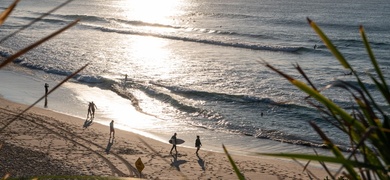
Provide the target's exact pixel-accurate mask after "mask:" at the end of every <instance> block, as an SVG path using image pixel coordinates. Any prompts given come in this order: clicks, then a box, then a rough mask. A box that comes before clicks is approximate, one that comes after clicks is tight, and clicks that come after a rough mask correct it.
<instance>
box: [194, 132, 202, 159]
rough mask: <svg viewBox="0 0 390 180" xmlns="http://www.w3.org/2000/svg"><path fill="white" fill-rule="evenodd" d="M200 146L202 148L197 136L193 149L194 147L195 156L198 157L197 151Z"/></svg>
mask: <svg viewBox="0 0 390 180" xmlns="http://www.w3.org/2000/svg"><path fill="white" fill-rule="evenodd" d="M200 146H202V143H201V142H200V139H199V136H196V140H195V147H196V154H197V155H198V151H199V149H200Z"/></svg>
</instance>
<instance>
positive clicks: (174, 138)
mask: <svg viewBox="0 0 390 180" xmlns="http://www.w3.org/2000/svg"><path fill="white" fill-rule="evenodd" d="M176 139H177V138H176V133H175V134H173V136H172V137H171V141H172V148H171V151H170V152H169V154H172V150H173V148H175V151H176V154H177V149H176V143H177V142H176Z"/></svg>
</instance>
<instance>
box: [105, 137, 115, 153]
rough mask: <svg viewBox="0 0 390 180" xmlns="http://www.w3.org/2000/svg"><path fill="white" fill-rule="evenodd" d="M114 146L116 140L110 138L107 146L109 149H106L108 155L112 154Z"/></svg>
mask: <svg viewBox="0 0 390 180" xmlns="http://www.w3.org/2000/svg"><path fill="white" fill-rule="evenodd" d="M113 144H114V138H111V137H110V138H109V139H108V144H107V147H106V150H105V151H106V153H107V154H110V150H111V146H112V145H113Z"/></svg>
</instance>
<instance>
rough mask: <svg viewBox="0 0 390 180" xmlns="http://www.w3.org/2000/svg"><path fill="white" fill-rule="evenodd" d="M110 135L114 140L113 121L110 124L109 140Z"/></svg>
mask: <svg viewBox="0 0 390 180" xmlns="http://www.w3.org/2000/svg"><path fill="white" fill-rule="evenodd" d="M111 135H112V138H114V136H115V129H114V120H112V121H111V122H110V138H111Z"/></svg>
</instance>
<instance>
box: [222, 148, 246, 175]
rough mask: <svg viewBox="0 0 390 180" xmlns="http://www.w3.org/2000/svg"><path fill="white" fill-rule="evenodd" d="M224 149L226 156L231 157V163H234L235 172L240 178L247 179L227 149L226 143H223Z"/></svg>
mask: <svg viewBox="0 0 390 180" xmlns="http://www.w3.org/2000/svg"><path fill="white" fill-rule="evenodd" d="M222 148H223V151H224V152H225V154H226V156H227V157H228V159H229V162H230V164H231V165H232V167H233V169H234V172H235V173H236V175H237V177H238V179H240V180H245V176H244V175H243V174H242V173H241V171H240V170H239V169H238V167H237V165H236V163H235V162H234V160H233V158H232V156H230V154H229V152H228V151H227V149H226V147H225V145H223V144H222Z"/></svg>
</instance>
